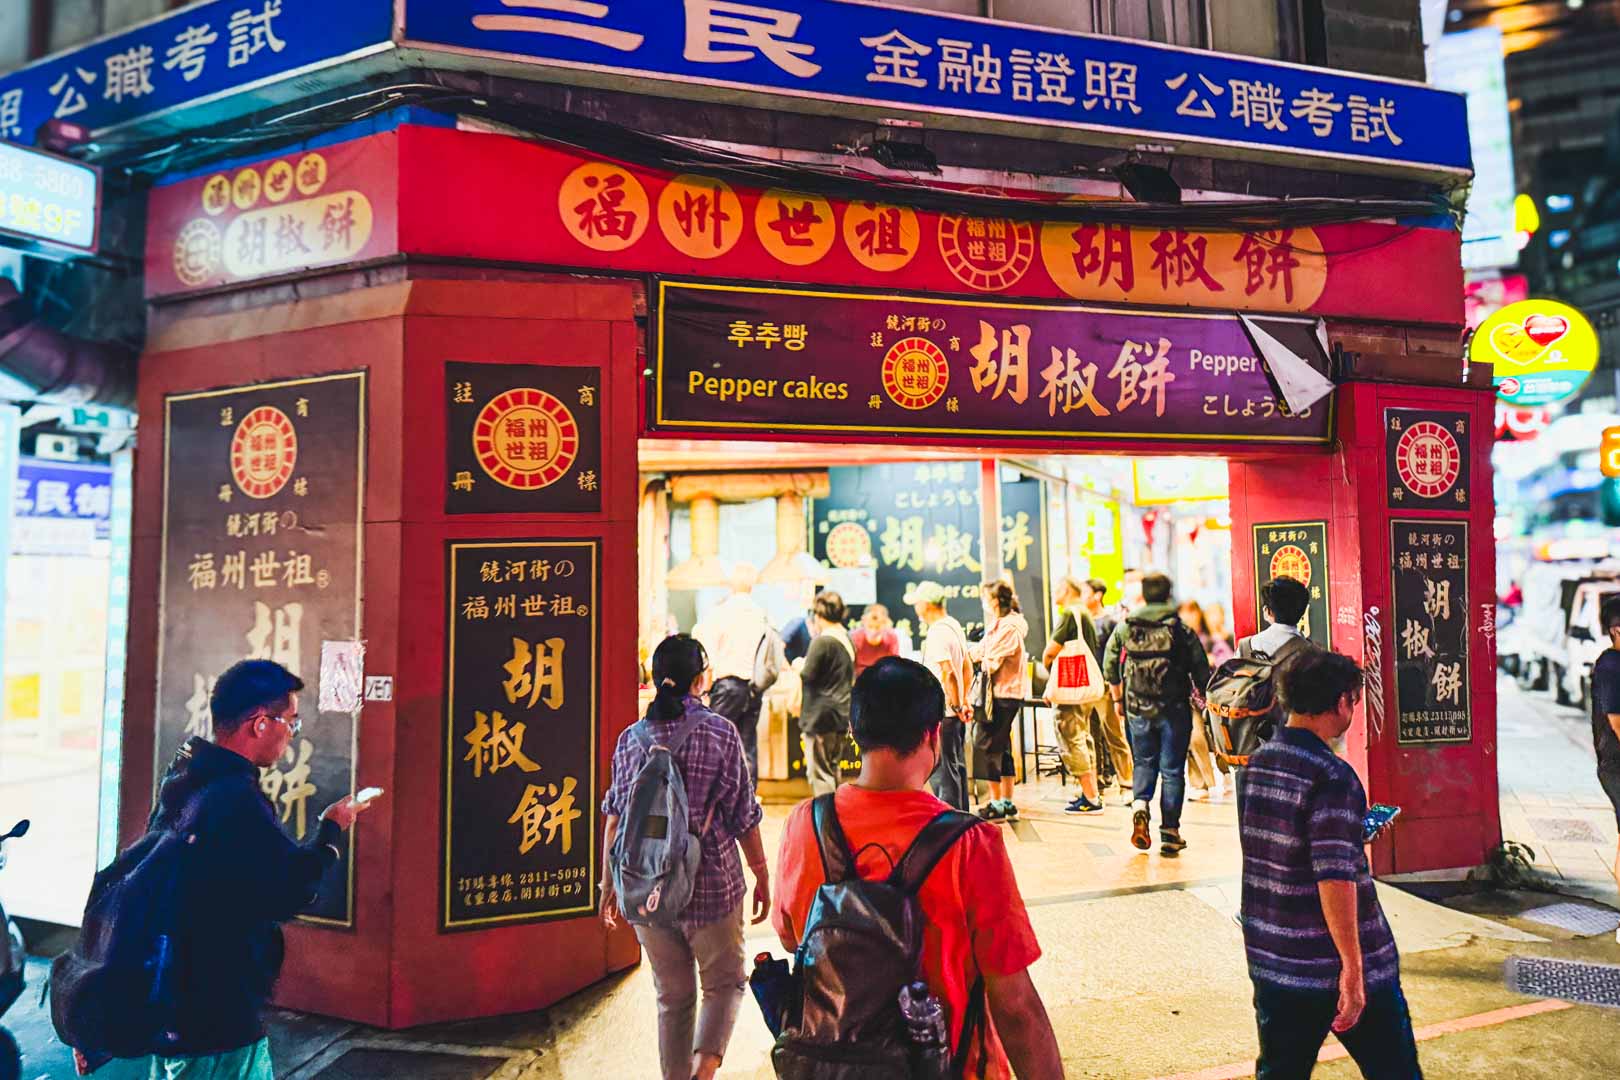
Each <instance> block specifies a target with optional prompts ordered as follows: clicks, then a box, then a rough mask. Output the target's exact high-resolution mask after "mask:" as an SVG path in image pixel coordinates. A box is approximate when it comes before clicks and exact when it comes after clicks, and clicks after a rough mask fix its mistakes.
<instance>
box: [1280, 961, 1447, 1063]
mask: <svg viewBox="0 0 1620 1080" xmlns="http://www.w3.org/2000/svg"><path fill="white" fill-rule="evenodd" d="M1338 1011H1339V995H1338V992H1337V991H1334V990H1285V989H1283V988H1282V987H1280V986H1273V985H1271V984H1270V983H1263V982H1259V981H1256V982H1255V984H1254V1013H1255V1019H1256V1020H1258V1021H1259V1024H1260V1060H1259V1061H1258V1062H1257V1063H1256V1066H1255V1069H1256V1072H1255V1080H1308V1078H1309V1077H1310V1075H1311V1070H1312V1069H1313V1068H1315V1067H1316V1055H1317V1054H1319V1053H1320V1052H1321V1050H1322V1044H1323V1043H1324V1042H1325V1041H1326V1040H1327V1037H1328V1032H1329V1030H1331V1028H1332V1026H1333V1017H1334V1014H1335V1013H1337V1012H1338ZM1338 1039H1339V1042H1341V1043H1343V1044H1344V1048H1345V1049H1346V1050H1348V1051H1349V1052H1350V1056H1351V1057H1352V1058H1354V1059H1355V1062H1356V1065H1358V1066H1359V1067H1360V1069H1361V1075H1362V1076H1364V1077H1366V1078H1367V1080H1423V1070H1422V1069H1421V1068H1419V1067H1418V1057H1417V1042H1416V1040H1415V1039H1414V1037H1413V1034H1412V1016H1411V1014H1410V1013H1409V1012H1408V1011H1407V1008H1406V995H1404V994H1402V993H1401V984H1400V983H1398V982H1397V983H1392V984H1390V985H1389V986H1386V987H1383V988H1382V989H1379V990H1373V991H1371V992H1369V993H1368V994H1367V1007H1366V1009H1365V1010H1363V1011H1362V1014H1361V1019H1360V1020H1359V1021H1357V1022H1356V1026H1355V1027H1353V1028H1351V1029H1350V1030H1349V1031H1346V1032H1344V1033H1343V1034H1341V1035H1339V1036H1338Z"/></svg>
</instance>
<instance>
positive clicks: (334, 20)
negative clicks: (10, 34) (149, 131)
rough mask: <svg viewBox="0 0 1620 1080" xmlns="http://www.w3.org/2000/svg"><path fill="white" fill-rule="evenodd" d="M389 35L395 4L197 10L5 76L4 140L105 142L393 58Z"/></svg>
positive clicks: (259, 2)
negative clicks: (168, 116)
mask: <svg viewBox="0 0 1620 1080" xmlns="http://www.w3.org/2000/svg"><path fill="white" fill-rule="evenodd" d="M11 2H15V0H11ZM393 26H394V0H212V2H210V3H203V4H193V5H191V6H189V7H185V8H181V9H180V10H178V11H175V12H172V13H170V14H168V15H165V16H163V17H161V18H158V19H153V20H151V21H149V22H146V23H143V24H141V25H139V26H135V27H133V28H131V29H129V30H124V31H121V32H119V33H115V34H110V35H108V36H107V37H104V38H101V39H100V40H98V41H95V42H92V43H91V44H89V45H86V46H84V47H82V48H79V49H74V50H72V51H69V52H62V53H57V54H56V55H54V56H48V57H46V58H45V59H43V60H39V61H36V62H35V63H32V64H30V65H28V66H27V67H24V68H19V69H18V70H16V71H13V72H10V73H9V74H7V75H4V76H0V139H3V140H9V141H12V142H28V143H31V142H33V140H34V134H35V132H36V131H38V130H39V126H40V125H41V124H43V123H45V122H46V121H47V120H51V119H59V120H68V121H72V122H73V123H76V124H82V125H84V126H85V127H88V128H89V129H90V130H91V131H92V132H99V131H104V130H106V129H107V128H111V127H115V126H117V125H120V124H124V123H128V122H130V121H134V120H139V119H143V118H148V117H151V116H154V115H156V114H158V113H164V112H168V111H170V110H174V109H178V108H181V107H185V106H193V105H197V104H200V103H202V102H204V101H206V100H208V99H211V98H214V97H219V96H222V95H225V94H240V93H242V92H244V91H250V90H253V89H255V88H256V87H259V86H262V85H265V84H267V83H270V82H276V81H280V80H285V79H290V78H292V77H294V76H298V75H303V74H305V73H307V72H310V71H312V70H315V69H318V68H322V67H327V66H330V65H333V64H336V63H339V62H341V61H343V60H346V59H351V58H354V57H357V56H359V55H361V54H363V53H367V52H375V51H382V50H387V49H391V48H392V42H391V40H390V38H391V35H392V31H393ZM262 104H267V103H261V106H260V107H262Z"/></svg>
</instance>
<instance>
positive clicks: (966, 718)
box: [961, 705, 973, 724]
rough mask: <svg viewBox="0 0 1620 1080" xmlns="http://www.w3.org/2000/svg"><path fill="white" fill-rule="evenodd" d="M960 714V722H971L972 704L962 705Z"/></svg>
mask: <svg viewBox="0 0 1620 1080" xmlns="http://www.w3.org/2000/svg"><path fill="white" fill-rule="evenodd" d="M961 716H962V723H964V724H971V723H973V706H971V705H964V706H962V713H961Z"/></svg>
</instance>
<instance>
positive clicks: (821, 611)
mask: <svg viewBox="0 0 1620 1080" xmlns="http://www.w3.org/2000/svg"><path fill="white" fill-rule="evenodd" d="M810 610H811V611H813V612H815V613H816V614H817V615H819V616H821V617H822V618H823V619H825V620H826V621H828V622H830V623H840V624H841V623H842V622H843V621H844V619H845V618H846V617H847V616H848V615H849V609H848V608H846V607H845V606H844V598H843V597H842V596H839V595H838V594H837V593H835V592H833V591H832V590H831V589H824V590H822V591H821V592H819V593H817V594H816V601H815V603H814V604H812V605H811V607H810Z"/></svg>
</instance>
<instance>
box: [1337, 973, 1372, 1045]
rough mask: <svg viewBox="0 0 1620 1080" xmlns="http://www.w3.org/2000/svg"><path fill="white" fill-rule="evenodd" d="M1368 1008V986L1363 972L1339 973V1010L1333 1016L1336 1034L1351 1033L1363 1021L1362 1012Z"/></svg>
mask: <svg viewBox="0 0 1620 1080" xmlns="http://www.w3.org/2000/svg"><path fill="white" fill-rule="evenodd" d="M1366 1007H1367V984H1366V981H1365V980H1364V979H1362V977H1361V972H1359V971H1356V972H1350V971H1341V972H1340V973H1339V1009H1338V1011H1337V1012H1336V1013H1334V1015H1333V1030H1334V1031H1335V1032H1344V1031H1349V1030H1350V1029H1351V1028H1353V1027H1355V1026H1356V1024H1357V1023H1359V1022H1360V1021H1361V1013H1362V1010H1364V1009H1366Z"/></svg>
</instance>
